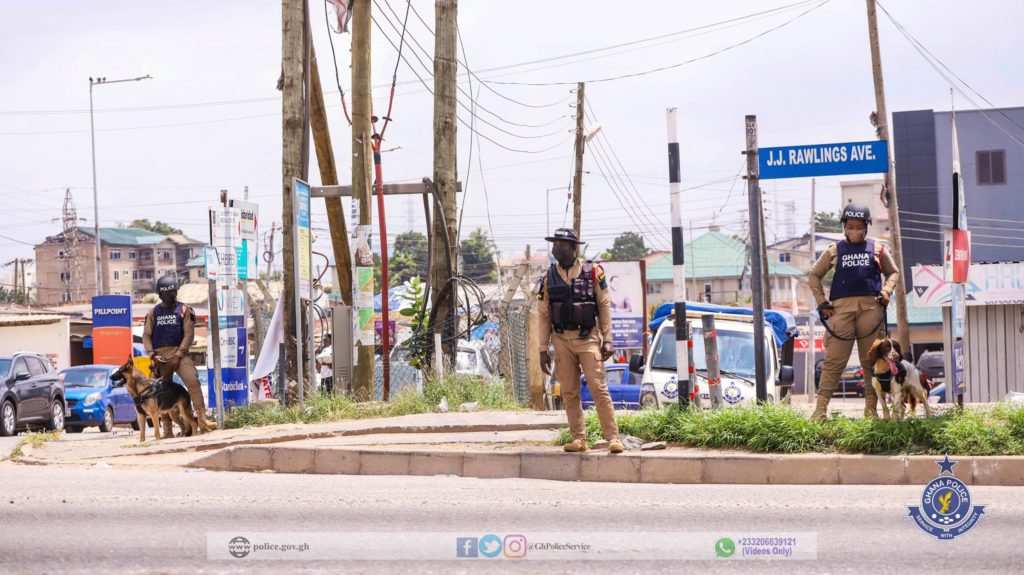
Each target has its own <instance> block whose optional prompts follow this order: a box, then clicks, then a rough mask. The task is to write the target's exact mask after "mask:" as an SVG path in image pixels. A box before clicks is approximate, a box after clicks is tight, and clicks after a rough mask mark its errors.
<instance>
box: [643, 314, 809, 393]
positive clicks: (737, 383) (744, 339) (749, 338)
mask: <svg viewBox="0 0 1024 575" xmlns="http://www.w3.org/2000/svg"><path fill="white" fill-rule="evenodd" d="M706 314H707V312H700V311H689V310H687V314H686V315H687V318H688V319H689V320H690V326H691V335H690V339H691V340H692V341H693V360H694V370H695V372H696V378H695V380H696V381H695V382H691V385H692V384H693V383H696V384H697V387H698V388H699V389H698V394H699V400H700V401H699V402H698V405H701V406H703V407H708V406H710V404H711V395H710V392H709V389H708V384H707V379H706V378H707V362H706V361H705V356H704V332H703V328H702V327H701V316H702V315H706ZM712 315H714V316H715V331H716V332H717V333H718V357H719V368H720V371H721V376H722V383H721V385H722V399H723V400H724V403H725V405H726V406H741V405H753V404H755V403H756V399H757V393H756V390H755V385H754V323H753V318H752V317H750V316H743V315H733V314H718V313H716V314H712ZM675 344H676V340H675V321H674V319H673V318H671V317H670V318H668V319H666V320H665V321H664V322H663V323H662V324H661V326H659V328H658V332H657V334H656V335H655V336H654V343H653V344H652V346H651V353H650V360H649V361H648V363H647V365H643V357H642V356H639V355H636V356H633V358H632V360H631V361H630V370H631V371H633V372H634V373H640V372H641V371H642V372H643V379H642V380H641V382H640V405H641V407H648V408H654V407H659V406H662V405H665V404H672V403H678V402H679V386H678V385H677V383H676V345H675ZM762 345H764V348H765V358H766V362H767V365H766V370H765V371H766V374H767V378H768V400H769V401H777V400H780V399H782V398H785V397H786V394H787V393H788V392H789V389H790V388H791V386H792V385H793V368H792V367H790V366H783V365H781V362H780V361H779V353H778V348H777V347H776V346H775V340H774V336H773V334H772V330H771V328H770V327H769V326H767V325H766V326H765V330H764V342H763V344H762Z"/></svg>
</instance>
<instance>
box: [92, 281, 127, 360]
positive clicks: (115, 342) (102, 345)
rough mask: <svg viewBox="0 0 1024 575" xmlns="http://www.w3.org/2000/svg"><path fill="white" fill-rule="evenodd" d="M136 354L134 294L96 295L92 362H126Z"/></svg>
mask: <svg viewBox="0 0 1024 575" xmlns="http://www.w3.org/2000/svg"><path fill="white" fill-rule="evenodd" d="M130 357H132V298H131V296H126V295H101V296H96V297H94V298H92V362H93V363H94V364H97V365H123V364H124V362H125V361H127V359H128V358H130Z"/></svg>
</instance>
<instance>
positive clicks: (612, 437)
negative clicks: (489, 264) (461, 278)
mask: <svg viewBox="0 0 1024 575" xmlns="http://www.w3.org/2000/svg"><path fill="white" fill-rule="evenodd" d="M544 239H546V240H547V241H549V242H552V247H551V255H552V256H554V258H555V260H556V262H557V263H553V264H551V267H550V269H548V272H547V274H545V275H544V277H543V278H541V280H540V282H539V283H538V285H537V299H538V300H539V305H538V306H537V307H538V311H539V314H540V321H539V322H538V324H539V326H540V350H539V352H540V365H541V369H543V370H544V373H545V374H546V375H551V357H550V356H549V355H548V344H549V341H550V343H552V344H553V345H554V347H555V377H556V378H557V379H558V383H559V385H560V386H561V390H562V403H563V404H564V405H565V413H566V416H567V417H568V418H569V431H570V433H571V434H572V441H571V442H570V443H568V444H567V445H566V446H565V450H566V451H572V452H581V451H586V450H587V439H586V438H587V433H586V429H585V427H584V423H583V402H582V401H581V399H580V368H582V369H583V374H584V375H586V376H587V387H588V388H589V389H590V395H591V396H593V398H594V403H595V404H596V406H597V415H598V417H599V418H600V420H601V431H602V432H603V433H604V438H605V439H607V440H608V449H609V450H610V451H611V452H612V453H622V451H623V445H622V441H620V440H619V428H618V425H617V424H616V422H615V408H614V407H613V406H612V397H611V395H610V394H609V393H608V386H607V385H606V384H605V370H604V362H605V360H607V359H608V358H609V357H611V356H612V354H613V353H614V348H613V346H612V316H611V299H610V298H609V296H608V284H607V280H606V279H605V276H604V270H602V269H601V266H599V265H595V264H594V263H592V262H581V261H580V260H579V258H578V254H577V251H578V248H579V246H580V245H581V244H583V243H584V242H581V241H580V240H579V238H578V237H577V236H576V232H574V231H573V230H571V229H569V228H559V229H557V230H555V235H554V236H550V237H547V238H544ZM552 331H553V332H554V333H552Z"/></svg>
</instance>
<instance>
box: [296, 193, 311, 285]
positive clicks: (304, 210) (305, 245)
mask: <svg viewBox="0 0 1024 575" xmlns="http://www.w3.org/2000/svg"><path fill="white" fill-rule="evenodd" d="M294 182H295V201H296V206H295V238H296V243H297V244H298V245H297V246H296V249H295V261H296V267H298V275H299V281H298V282H297V289H298V292H299V296H300V297H301V298H302V299H305V300H308V299H309V297H310V296H309V294H310V282H311V281H312V277H311V276H312V275H313V273H312V268H311V264H312V261H313V256H312V243H311V242H312V234H311V232H310V213H309V212H310V199H309V198H310V190H309V184H307V183H306V182H303V181H301V180H294Z"/></svg>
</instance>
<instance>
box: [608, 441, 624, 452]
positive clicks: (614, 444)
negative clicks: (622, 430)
mask: <svg viewBox="0 0 1024 575" xmlns="http://www.w3.org/2000/svg"><path fill="white" fill-rule="evenodd" d="M625 450H626V446H625V445H622V441H621V440H619V438H618V437H616V438H615V439H613V440H611V441H609V442H608V451H609V452H610V453H622V452H623V451H625Z"/></svg>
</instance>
